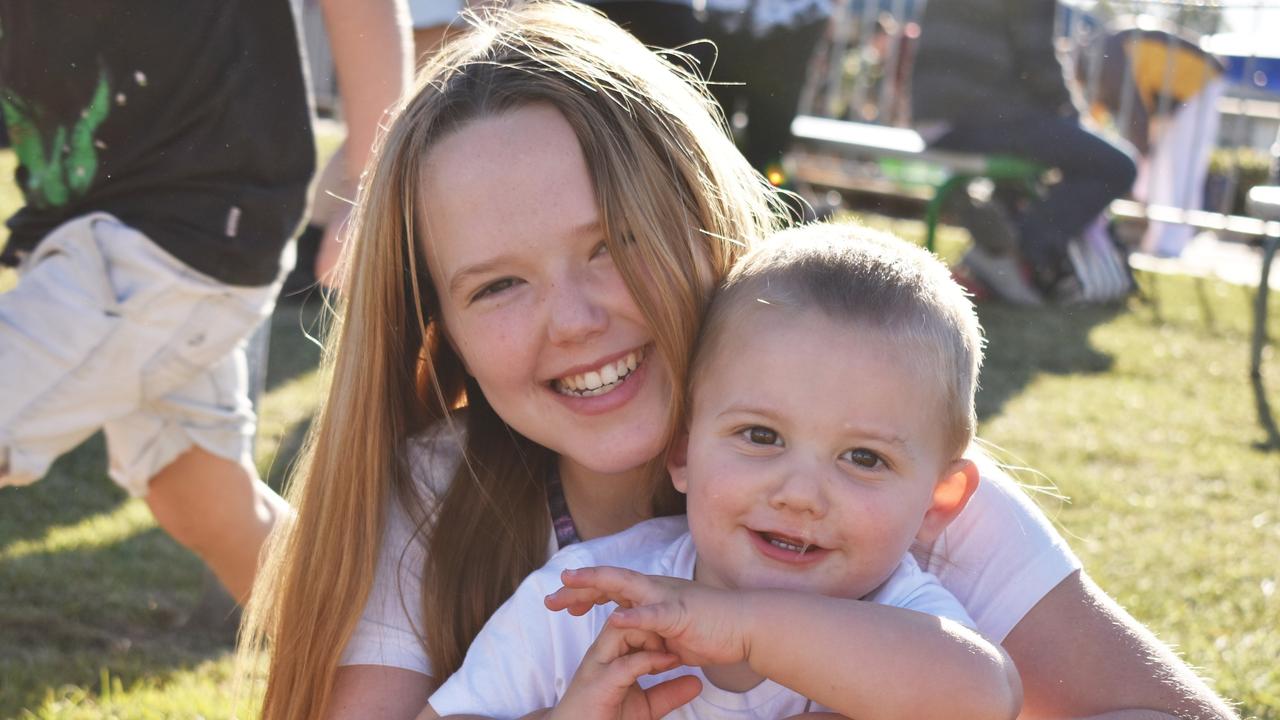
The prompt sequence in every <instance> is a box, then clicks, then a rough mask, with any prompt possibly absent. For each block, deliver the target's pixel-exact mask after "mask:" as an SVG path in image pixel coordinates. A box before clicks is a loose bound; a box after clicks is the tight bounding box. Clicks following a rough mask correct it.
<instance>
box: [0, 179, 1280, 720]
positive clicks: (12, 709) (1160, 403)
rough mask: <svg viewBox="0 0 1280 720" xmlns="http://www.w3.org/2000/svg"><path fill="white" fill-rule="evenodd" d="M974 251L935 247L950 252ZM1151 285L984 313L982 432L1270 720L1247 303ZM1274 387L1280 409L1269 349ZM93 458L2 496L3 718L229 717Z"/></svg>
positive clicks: (1276, 591)
mask: <svg viewBox="0 0 1280 720" xmlns="http://www.w3.org/2000/svg"><path fill="white" fill-rule="evenodd" d="M6 161H7V159H6V157H5V155H3V154H0V167H2V166H3V163H4V162H6ZM0 172H3V170H2V169H0ZM869 221H870V222H873V223H874V224H883V225H887V226H889V227H890V229H893V230H895V231H897V232H899V233H901V234H903V235H906V236H908V237H915V238H918V237H919V236H920V226H919V223H912V222H899V221H889V220H883V219H874V218H873V219H869ZM963 241H964V238H963V233H961V232H959V231H949V232H945V233H944V234H943V236H942V240H941V245H942V250H943V253H944V254H949V255H952V256H954V255H955V254H956V252H958V250H957V249H958V247H959V245H960V244H961V243H963ZM1150 280H1151V279H1150V278H1146V279H1144V282H1145V284H1147V285H1150ZM3 282H4V279H3V278H0V288H3V287H4V286H3ZM1148 289H1149V290H1150V288H1148ZM1156 291H1157V292H1154V293H1153V294H1154V295H1155V296H1156V297H1157V298H1158V300H1159V303H1158V309H1159V312H1158V313H1157V312H1156V310H1155V307H1156V306H1153V305H1152V304H1151V303H1144V302H1141V301H1139V300H1137V299H1134V300H1131V301H1130V302H1129V303H1128V305H1127V306H1126V307H1123V308H1110V309H1108V308H1045V309H1019V308H1008V307H1003V306H998V305H986V306H983V307H982V308H981V314H982V319H983V323H984V325H985V326H986V328H987V333H988V336H989V339H990V348H989V351H988V362H987V366H986V369H985V371H984V373H983V379H982V390H981V393H980V397H979V411H980V416H981V421H982V422H981V434H982V435H983V436H984V437H985V438H986V439H987V440H990V441H992V442H994V443H996V444H997V445H999V446H1001V447H1002V448H1004V449H1006V450H1007V451H1009V452H1010V453H1013V454H1016V455H1017V456H1018V457H1019V458H1020V459H1021V460H1022V461H1023V462H1025V463H1026V464H1028V465H1030V466H1032V467H1035V468H1037V469H1038V470H1040V471H1041V472H1043V473H1044V474H1045V475H1046V476H1047V477H1048V478H1049V479H1051V480H1052V481H1053V482H1054V484H1055V485H1056V486H1057V489H1058V491H1059V492H1061V493H1062V494H1064V495H1066V496H1069V497H1070V498H1071V501H1070V502H1068V503H1062V502H1058V501H1055V500H1053V499H1051V498H1048V497H1043V496H1042V497H1041V498H1040V501H1041V503H1042V505H1043V506H1044V507H1045V508H1046V509H1047V510H1048V511H1049V513H1050V514H1051V516H1052V517H1053V518H1054V520H1055V522H1057V523H1058V525H1059V526H1060V527H1061V528H1062V530H1063V532H1065V533H1067V534H1068V536H1069V537H1070V538H1071V539H1072V544H1073V546H1074V547H1075V549H1076V551H1077V552H1078V553H1079V554H1080V555H1081V557H1082V558H1083V559H1084V561H1085V563H1086V565H1087V567H1088V568H1089V570H1090V571H1091V573H1092V574H1093V575H1094V577H1095V578H1096V579H1097V580H1098V581H1099V583H1101V585H1102V586H1103V587H1104V588H1106V589H1107V590H1108V591H1109V592H1111V593H1112V594H1113V595H1114V596H1115V597H1116V598H1117V599H1118V600H1119V601H1120V602H1121V603H1122V604H1123V605H1124V606H1125V607H1127V608H1128V609H1129V610H1130V611H1131V612H1133V613H1134V615H1136V616H1137V617H1138V618H1139V619H1140V620H1142V621H1143V622H1145V623H1147V624H1148V625H1149V626H1150V627H1151V628H1152V629H1153V630H1154V631H1155V632H1156V633H1157V634H1158V635H1159V636H1160V637H1161V638H1163V639H1164V640H1166V641H1167V642H1170V643H1172V644H1174V645H1176V646H1177V647H1178V648H1179V650H1180V651H1181V652H1182V653H1183V654H1184V655H1185V656H1186V657H1187V659H1188V660H1189V661H1190V662H1191V663H1193V664H1194V665H1196V666H1197V667H1199V668H1201V669H1202V671H1203V672H1204V673H1205V675H1206V676H1207V677H1209V678H1210V679H1211V682H1212V683H1213V684H1214V686H1215V687H1216V688H1217V689H1218V690H1219V691H1220V692H1221V693H1222V694H1223V695H1225V696H1227V697H1229V698H1232V699H1234V700H1236V701H1239V702H1240V703H1241V709H1242V711H1243V713H1244V714H1245V715H1246V716H1252V717H1257V718H1263V719H1266V720H1280V671H1278V670H1277V663H1276V658H1278V657H1280V588H1278V587H1277V585H1280V451H1278V450H1277V449H1275V448H1274V447H1272V448H1270V449H1269V448H1268V447H1267V444H1268V442H1269V438H1268V437H1267V435H1266V433H1264V432H1263V430H1262V429H1261V426H1260V425H1259V424H1258V422H1257V418H1256V411H1255V397H1254V395H1253V391H1252V389H1251V386H1250V383H1249V380H1248V377H1247V374H1246V367H1247V361H1248V359H1247V352H1248V329H1249V325H1248V318H1249V311H1250V306H1249V304H1248V303H1249V296H1248V294H1247V293H1246V292H1245V291H1243V290H1242V289H1241V288H1237V287H1231V286H1226V285H1221V284H1217V283H1211V282H1207V283H1204V284H1202V285H1197V284H1196V283H1195V282H1193V281H1191V280H1187V279H1180V278H1162V279H1161V282H1160V283H1159V287H1158V288H1156ZM1202 296H1203V297H1202ZM1276 305H1277V307H1273V308H1272V319H1273V326H1272V328H1271V331H1272V335H1273V337H1280V302H1277V303H1276ZM1206 308H1207V309H1208V310H1209V311H1210V312H1209V313H1208V314H1206V312H1205V309H1206ZM315 317H316V308H315V304H314V303H312V305H311V306H308V307H307V308H305V309H304V310H300V309H299V308H298V306H296V305H286V306H283V307H281V308H279V309H278V310H277V312H276V314H275V317H274V318H273V320H272V340H271V365H270V369H269V373H268V391H267V393H266V395H265V396H264V397H263V399H262V408H261V416H262V424H261V432H260V434H259V443H258V455H257V460H258V465H259V468H260V470H261V471H262V472H263V473H264V475H268V476H269V477H270V478H272V480H273V482H277V483H278V482H279V481H280V479H281V478H282V477H283V474H284V472H285V469H286V468H287V466H288V464H289V462H290V459H291V458H292V455H293V453H294V452H295V451H296V448H297V446H298V443H299V441H300V438H301V436H302V433H303V432H305V428H306V425H307V422H308V421H309V419H310V417H311V414H312V413H313V412H314V409H315V406H316V403H317V398H318V394H319V392H320V388H319V385H318V380H317V378H316V372H315V365H316V362H317V358H318V350H317V348H316V347H315V346H314V345H313V344H312V343H310V342H309V341H308V340H307V339H306V337H305V335H304V332H303V328H304V327H314V322H315ZM1264 381H1265V384H1266V386H1267V389H1269V390H1270V394H1269V399H1270V402H1271V403H1273V404H1277V405H1280V358H1277V357H1276V353H1275V351H1274V348H1273V349H1271V350H1269V351H1268V356H1267V360H1266V370H1265V376H1264ZM1277 412H1280V411H1277ZM102 453H103V448H102V444H101V441H100V440H98V439H93V440H90V441H89V442H88V443H86V444H85V446H83V447H81V448H79V449H78V450H76V451H75V452H73V453H71V454H69V455H68V456H66V457H64V458H63V459H62V460H61V461H60V462H59V463H58V464H57V465H56V466H55V467H54V469H53V471H52V472H51V474H50V476H49V477H47V478H46V479H45V480H43V481H42V482H40V483H37V484H35V485H33V486H30V487H27V488H18V489H13V488H10V489H5V490H2V491H0V718H8V717H19V718H32V717H36V718H100V717H112V718H169V717H173V718H197V717H203V718H216V717H228V716H230V715H231V714H232V707H231V704H230V703H231V700H230V698H231V697H232V694H233V693H232V680H231V672H232V667H231V665H232V663H231V651H232V650H231V644H230V639H229V637H228V635H227V633H226V630H225V628H220V627H218V626H217V624H216V623H214V624H212V625H207V624H202V623H195V624H194V625H190V624H187V617H188V616H189V615H190V614H192V613H193V612H194V611H195V610H196V606H197V603H198V602H199V598H200V597H201V594H202V591H203V589H204V583H205V582H206V580H205V579H204V578H205V576H204V573H203V572H202V569H201V567H200V564H199V563H198V562H197V561H196V560H195V559H194V558H193V557H192V556H190V555H189V554H188V553H186V552H185V551H183V550H182V549H180V548H178V547H177V546H176V545H175V544H174V543H173V542H172V541H171V540H169V539H168V538H167V537H166V536H164V534H163V533H161V532H160V531H159V530H158V529H157V528H156V527H155V524H154V522H153V521H152V520H151V518H150V517H149V515H148V513H147V511H146V509H145V507H144V506H143V505H142V504H141V503H140V502H139V501H136V500H130V499H128V498H127V497H126V496H125V495H124V494H123V493H122V492H120V491H119V490H118V489H116V488H115V487H114V486H113V485H112V484H111V483H110V481H109V480H107V479H106V476H105V472H104V461H103V457H102ZM1027 479H1028V480H1031V481H1035V480H1036V478H1035V477H1031V476H1029V477H1028V478H1027ZM241 714H242V715H252V712H244V713H241Z"/></svg>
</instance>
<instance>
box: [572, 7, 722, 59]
mask: <svg viewBox="0 0 1280 720" xmlns="http://www.w3.org/2000/svg"><path fill="white" fill-rule="evenodd" d="M586 4H587V5H590V6H592V7H594V8H596V9H597V10H599V11H600V12H602V13H604V14H605V15H607V16H608V17H609V19H610V20H612V21H614V22H615V23H617V24H619V25H621V26H622V27H623V28H625V29H626V30H627V32H629V33H631V34H632V35H635V36H636V39H638V40H639V41H640V42H642V43H644V44H645V45H648V46H650V47H654V48H662V49H667V50H679V51H680V52H683V53H686V54H688V55H691V56H693V59H694V60H695V61H696V62H697V66H696V67H693V68H689V69H690V70H692V71H693V72H695V73H697V75H698V76H699V77H702V78H706V77H707V73H709V72H710V71H711V64H712V61H713V60H714V59H715V51H714V50H713V49H712V47H711V44H710V43H708V42H706V39H707V29H706V27H705V26H704V25H703V23H702V21H701V20H699V19H698V17H697V15H695V14H694V12H693V8H692V7H690V6H689V5H680V4H676V3H670V2H662V1H660V0H617V1H616V2H614V1H613V0H610V2H601V3H600V4H598V5H597V4H595V3H593V2H587V3H586ZM677 65H687V64H686V63H681V62H677Z"/></svg>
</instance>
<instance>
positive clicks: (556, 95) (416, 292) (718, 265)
mask: <svg viewBox="0 0 1280 720" xmlns="http://www.w3.org/2000/svg"><path fill="white" fill-rule="evenodd" d="M470 22H471V23H472V25H473V27H472V28H471V29H470V30H469V31H468V32H467V33H465V34H463V35H462V36H460V37H458V38H456V39H455V40H453V41H452V42H451V43H450V44H449V45H448V46H447V47H446V48H444V49H443V51H442V52H441V53H440V54H439V55H438V56H437V57H436V58H435V59H434V61H433V62H431V63H430V64H428V65H427V66H426V67H425V68H423V70H422V71H421V73H420V74H419V77H418V80H417V83H416V88H415V91H414V93H413V95H412V96H411V97H410V98H408V99H407V100H406V102H405V103H404V104H403V105H402V106H401V107H400V108H399V110H398V112H397V113H396V114H395V117H394V121H393V122H392V123H391V125H390V127H389V128H388V130H387V131H386V133H385V136H384V137H383V138H382V139H381V142H380V146H379V147H378V148H377V149H376V152H375V156H374V160H373V161H372V164H371V168H370V171H369V172H368V174H367V176H366V178H365V181H364V182H363V184H362V186H361V189H360V193H359V197H358V202H357V207H356V209H355V213H354V216H353V220H352V233H351V237H350V240H349V242H350V243H351V247H350V249H349V251H348V252H349V255H348V259H349V263H348V264H347V265H346V270H345V277H344V281H343V287H344V288H345V296H344V302H343V305H342V306H341V307H339V308H338V309H337V314H336V318H335V320H334V322H333V325H332V327H331V329H330V333H329V335H328V351H327V352H326V355H325V360H324V365H325V368H326V369H327V370H328V372H329V377H331V378H332V384H331V390H330V392H329V394H328V396H327V399H326V400H325V402H324V405H323V407H322V408H321V410H320V411H319V414H318V416H317V417H316V419H315V422H314V424H313V427H312V431H311V433H310V435H309V437H308V440H307V443H306V446H305V448H304V450H303V452H302V456H301V460H300V462H299V464H298V468H297V470H296V471H295V473H294V474H293V476H292V478H291V481H290V483H289V487H288V490H287V497H288V498H289V500H290V501H291V502H292V503H293V505H294V506H295V507H296V509H297V517H296V519H295V520H293V521H292V522H291V523H289V524H287V525H285V526H282V527H281V528H280V529H279V530H278V531H277V532H276V533H275V534H274V535H273V538H272V540H271V542H270V543H269V546H268V549H267V551H266V558H265V561H264V566H263V568H262V570H261V573H260V576H259V582H258V583H257V585H256V587H255V590H254V594H253V601H252V603H251V605H250V608H249V612H248V613H247V615H246V622H245V628H244V630H243V632H242V648H243V649H244V652H245V653H246V656H254V655H256V653H257V652H259V651H261V650H262V649H264V648H265V647H266V646H267V645H270V650H271V658H270V664H269V675H268V678H267V685H266V694H265V698H264V705H263V715H264V717H267V718H310V717H315V716H319V715H321V714H322V713H323V712H324V711H325V709H326V706H327V704H328V702H329V698H330V695H331V693H332V689H333V680H334V673H335V671H336V669H337V665H338V659H339V656H340V654H341V652H342V649H343V648H344V646H345V645H346V643H347V641H348V639H349V638H350V636H351V633H352V631H353V629H354V627H355V625H356V622H357V620H358V618H359V617H360V614H361V612H362V610H363V608H364V605H365V602H366V600H367V598H368V595H369V590H370V587H371V585H372V582H373V578H374V568H375V567H376V564H377V559H378V552H379V548H380V545H381V543H382V536H383V529H384V526H385V525H386V508H387V507H388V503H390V502H398V503H400V504H401V506H402V507H404V508H405V509H406V511H407V512H408V513H409V515H410V517H411V518H413V519H414V521H415V522H416V523H417V527H418V532H419V533H420V534H421V537H422V538H423V539H424V540H425V542H426V544H427V561H426V567H425V568H422V578H423V580H422V588H423V608H422V609H423V617H424V619H425V623H424V624H425V627H424V628H422V629H421V630H420V632H421V634H422V635H423V636H424V637H423V638H422V640H423V644H424V648H425V649H426V651H427V655H428V656H429V658H430V660H431V668H432V674H433V675H434V676H436V677H438V678H444V677H447V676H448V675H449V674H450V673H452V672H453V670H454V669H456V668H457V667H458V666H459V665H460V664H461V662H462V658H463V656H464V655H465V652H466V648H467V646H468V645H469V644H470V643H471V641H472V639H473V638H474V637H475V635H476V633H477V632H479V630H480V627H481V626H482V625H483V623H484V621H485V620H486V619H487V618H488V616H489V615H490V614H491V613H492V612H493V611H494V610H496V609H497V607H498V605H499V604H501V602H502V601H503V600H505V599H506V598H507V597H508V596H509V595H510V594H511V592H513V591H514V589H515V586H516V585H517V584H518V583H519V582H520V580H522V579H523V578H524V576H525V575H527V574H528V573H529V572H531V571H532V570H533V569H535V568H536V567H538V566H539V565H540V564H541V563H542V562H543V561H544V560H545V559H546V558H545V549H546V541H547V537H548V536H549V534H550V528H549V520H548V517H547V511H546V496H545V488H544V481H545V477H546V473H547V471H548V470H549V469H550V467H551V463H553V462H554V461H555V457H554V455H553V454H552V453H551V452H550V451H548V450H546V449H545V448H542V447H540V446H538V445H536V444H534V443H532V442H531V441H529V440H527V439H525V438H523V437H521V436H520V435H519V434H518V433H516V432H515V431H514V430H512V429H511V428H509V427H508V426H507V425H506V424H505V423H503V421H502V420H501V419H500V418H499V417H497V415H496V414H495V413H494V412H493V410H492V409H491V408H490V407H489V405H488V403H487V402H486V401H485V398H484V396H483V394H482V393H481V392H480V391H479V388H478V386H477V385H476V383H475V382H474V380H472V379H469V378H468V377H467V376H466V373H465V371H464V369H463V366H462V363H461V362H460V361H459V359H458V357H457V356H456V355H455V354H454V352H453V350H452V349H451V348H450V346H449V343H448V342H447V341H445V339H444V338H443V333H442V330H441V326H440V319H439V318H440V314H439V306H438V302H437V298H436V292H435V289H434V287H433V286H432V283H431V280H430V275H429V273H428V272H427V265H426V261H425V255H424V254H423V253H422V250H421V245H420V243H419V239H420V237H421V236H422V234H423V232H424V227H425V225H424V223H423V218H422V217H420V210H419V202H418V200H419V197H420V192H421V175H422V165H423V160H424V158H425V157H426V155H427V153H428V152H429V151H430V149H431V148H432V146H433V144H434V143H435V142H436V141H438V140H439V139H440V138H441V137H443V136H445V135H447V134H448V133H450V132H452V131H454V130H457V129H458V128H460V127H461V126H463V125H465V124H466V123H468V122H471V121H473V120H475V119H478V118H482V117H486V116H494V115H500V114H502V113H504V112H509V111H511V110H513V109H516V108H519V107H522V106H525V105H528V104H530V103H546V104H549V105H551V106H553V107H555V108H556V109H558V110H559V111H560V113H561V114H562V115H563V116H564V117H565V119H566V120H567V121H568V122H569V124H570V126H572V128H573V130H574V132H575V133H576V135H577V137H578V140H579V142H580V143H581V145H582V149H583V153H584V155H585V157H586V160H587V164H588V169H589V172H590V175H591V178H592V180H593V183H594V189H595V194H596V198H597V203H598V205H599V211H600V217H601V218H602V220H603V225H604V231H605V233H606V243H607V245H608V247H609V249H610V252H611V253H612V254H613V255H614V257H615V258H617V259H618V260H617V262H618V265H619V269H620V272H621V273H622V275H623V277H624V279H625V281H626V283H627V286H628V288H629V289H630V290H631V292H632V293H633V295H634V296H635V297H636V299H637V302H638V304H639V306H640V307H641V308H642V311H643V312H644V314H645V316H646V319H647V321H648V323H649V326H650V328H651V330H652V332H653V336H654V339H655V344H656V346H657V351H658V353H659V356H660V358H661V359H662V361H664V362H666V363H667V365H668V366H669V367H670V368H671V370H672V380H673V383H672V387H673V392H672V397H671V413H670V418H671V419H670V422H669V427H668V432H670V430H671V428H674V426H675V419H676V418H678V417H679V416H680V414H681V412H682V403H683V394H682V393H680V392H679V391H678V389H679V388H682V387H683V386H684V376H685V367H686V365H687V362H688V353H689V349H690V347H691V346H692V344H693V340H694V336H695V334H696V331H697V326H698V323H699V321H700V319H701V315H702V312H703V309H704V306H705V304H706V302H707V300H708V295H709V293H710V290H711V288H712V287H713V286H714V285H715V283H717V282H718V281H719V279H720V278H721V277H723V276H724V274H725V273H726V272H727V270H728V268H729V267H730V266H731V265H732V263H733V261H734V260H735V259H736V258H737V257H738V256H739V255H741V254H742V252H743V251H744V250H745V244H746V243H750V242H751V241H752V240H754V239H756V238H761V237H764V236H766V235H768V234H769V233H770V232H772V231H773V230H774V229H775V226H776V224H777V218H778V216H779V215H778V208H779V204H778V203H777V201H776V200H775V198H774V197H773V195H772V194H771V193H770V191H769V189H768V184H767V183H766V182H765V181H764V180H763V179H762V178H761V177H760V176H759V175H758V174H756V173H755V172H754V171H752V170H751V168H750V167H749V166H748V164H747V163H746V161H745V160H744V159H743V158H742V156H741V155H740V154H738V152H737V151H736V150H735V149H734V147H733V144H732V142H731V141H730V139H729V137H728V135H727V133H726V130H725V124H724V120H723V117H722V116H721V115H720V114H719V113H718V111H716V110H715V106H714V103H713V102H712V101H711V100H710V99H709V97H708V96H707V95H706V93H705V92H704V91H703V90H702V88H701V87H700V86H698V85H697V84H696V82H695V81H694V80H693V79H692V77H691V76H689V75H688V74H687V73H684V72H682V71H679V70H677V69H676V67H675V66H673V65H672V64H670V63H668V62H665V61H664V60H663V59H661V58H659V57H658V56H657V55H656V54H654V53H652V52H650V51H648V50H647V49H645V48H644V47H643V46H642V45H640V44H639V43H638V42H637V41H636V40H634V39H633V38H632V37H631V36H630V35H628V34H627V33H626V32H624V31H623V30H621V29H620V28H618V27H617V26H616V25H614V24H612V23H611V22H609V21H607V20H606V19H604V18H603V17H602V16H601V15H599V14H598V13H596V12H594V11H590V10H587V9H584V8H582V7H580V6H576V5H573V4H570V3H565V2H561V1H559V0H555V1H552V2H545V1H540V2H533V3H529V4H527V5H525V6H523V7H520V8H517V9H514V10H490V11H486V12H485V13H484V14H483V15H480V16H474V17H472V18H471V19H470ZM462 407H466V408H467V412H466V413H465V415H462V416H456V417H459V418H461V417H465V424H466V429H467V432H466V446H465V450H464V462H463V463H462V466H461V468H460V469H459V471H458V473H457V475H456V476H455V478H454V480H453V482H452V485H451V486H450V488H449V490H448V491H447V492H445V493H444V494H443V496H442V497H429V496H426V493H427V491H426V490H425V489H424V488H421V487H418V486H417V485H416V484H415V483H414V482H413V480H412V477H411V474H410V469H409V467H408V462H407V459H406V454H405V449H406V444H407V441H408V440H409V439H410V438H411V437H412V436H413V435H415V434H416V433H420V432H421V431H423V430H424V429H425V428H427V427H428V426H429V425H431V424H432V423H437V422H452V421H453V419H452V418H454V417H455V416H451V414H450V413H451V411H453V410H456V409H459V408H462ZM651 469H652V473H651V475H650V476H651V478H652V479H653V482H654V485H653V512H654V513H655V514H664V513H670V512H675V511H678V509H679V505H678V504H677V500H676V497H675V495H674V493H673V492H672V491H671V489H670V487H669V485H670V483H669V482H664V480H665V476H664V475H663V473H662V471H661V458H655V459H654V461H653V463H652V468H651Z"/></svg>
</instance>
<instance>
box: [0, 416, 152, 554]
mask: <svg viewBox="0 0 1280 720" xmlns="http://www.w3.org/2000/svg"><path fill="white" fill-rule="evenodd" d="M128 498H129V496H128V494H127V493H125V491H124V490H121V489H120V487H119V486H118V485H116V484H115V483H113V482H112V481H111V479H110V478H109V477H107V461H106V447H105V443H104V442H103V439H102V434H101V433H98V434H95V435H94V436H93V437H90V438H89V439H88V440H86V441H84V442H83V443H81V445H80V446H79V447H77V448H76V449H75V450H72V451H71V452H69V453H67V454H66V455H63V456H62V457H61V458H59V459H58V461H57V462H56V463H54V464H53V467H52V468H50V470H49V473H48V474H47V475H45V477H44V479H42V480H40V481H38V482H36V483H35V484H33V485H28V486H25V487H9V488H3V489H0V551H3V550H4V548H6V547H7V546H9V544H10V543H13V542H17V541H19V540H30V539H34V538H38V537H42V536H43V535H44V534H45V532H46V531H47V530H48V529H49V528H50V527H56V526H63V525H74V524H76V523H78V522H80V521H81V520H84V519H85V518H87V517H90V516H93V515H98V514H100V513H103V512H107V511H110V510H112V509H114V508H116V507H118V506H119V505H120V504H121V503H123V502H124V501H126V500H127V499H128Z"/></svg>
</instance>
